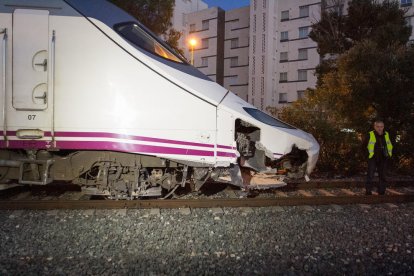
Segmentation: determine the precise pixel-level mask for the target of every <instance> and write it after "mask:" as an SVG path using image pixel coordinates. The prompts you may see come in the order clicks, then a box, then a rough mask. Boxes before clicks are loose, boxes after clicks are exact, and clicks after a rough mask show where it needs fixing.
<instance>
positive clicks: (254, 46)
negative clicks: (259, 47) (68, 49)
mask: <svg viewBox="0 0 414 276" xmlns="http://www.w3.org/2000/svg"><path fill="white" fill-rule="evenodd" d="M254 53H256V36H255V35H254V36H253V54H254Z"/></svg>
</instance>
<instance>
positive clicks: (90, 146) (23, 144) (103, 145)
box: [0, 140, 236, 158]
mask: <svg viewBox="0 0 414 276" xmlns="http://www.w3.org/2000/svg"><path fill="white" fill-rule="evenodd" d="M56 143H57V145H56V146H57V148H59V149H72V150H113V151H120V152H141V153H148V154H175V155H193V156H208V157H213V156H214V151H206V150H195V149H182V148H172V147H162V146H151V145H140V144H131V143H115V142H110V141H56ZM0 145H1V146H4V141H0ZM50 147H51V141H36V140H10V141H9V148H25V149H31V148H41V149H47V148H50ZM217 156H221V157H233V158H234V157H236V154H235V153H231V152H221V151H218V152H217Z"/></svg>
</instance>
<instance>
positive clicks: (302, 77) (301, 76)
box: [298, 70, 308, 81]
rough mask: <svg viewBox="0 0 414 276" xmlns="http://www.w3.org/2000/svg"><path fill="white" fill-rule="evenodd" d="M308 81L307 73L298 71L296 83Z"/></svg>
mask: <svg viewBox="0 0 414 276" xmlns="http://www.w3.org/2000/svg"><path fill="white" fill-rule="evenodd" d="M307 80H308V71H306V70H298V81H307Z"/></svg>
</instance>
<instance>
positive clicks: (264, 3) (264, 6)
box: [263, 0, 266, 10]
mask: <svg viewBox="0 0 414 276" xmlns="http://www.w3.org/2000/svg"><path fill="white" fill-rule="evenodd" d="M263 9H264V10H265V9H266V0H263Z"/></svg>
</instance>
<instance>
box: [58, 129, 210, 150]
mask: <svg viewBox="0 0 414 276" xmlns="http://www.w3.org/2000/svg"><path fill="white" fill-rule="evenodd" d="M55 136H56V137H99V138H115V139H127V140H136V141H146V142H156V143H169V144H176V145H186V146H195V147H207V148H214V145H211V144H203V143H194V142H185V141H178V140H170V139H161V138H152V137H144V136H134V135H128V134H117V133H108V132H66V131H61V132H55Z"/></svg>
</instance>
